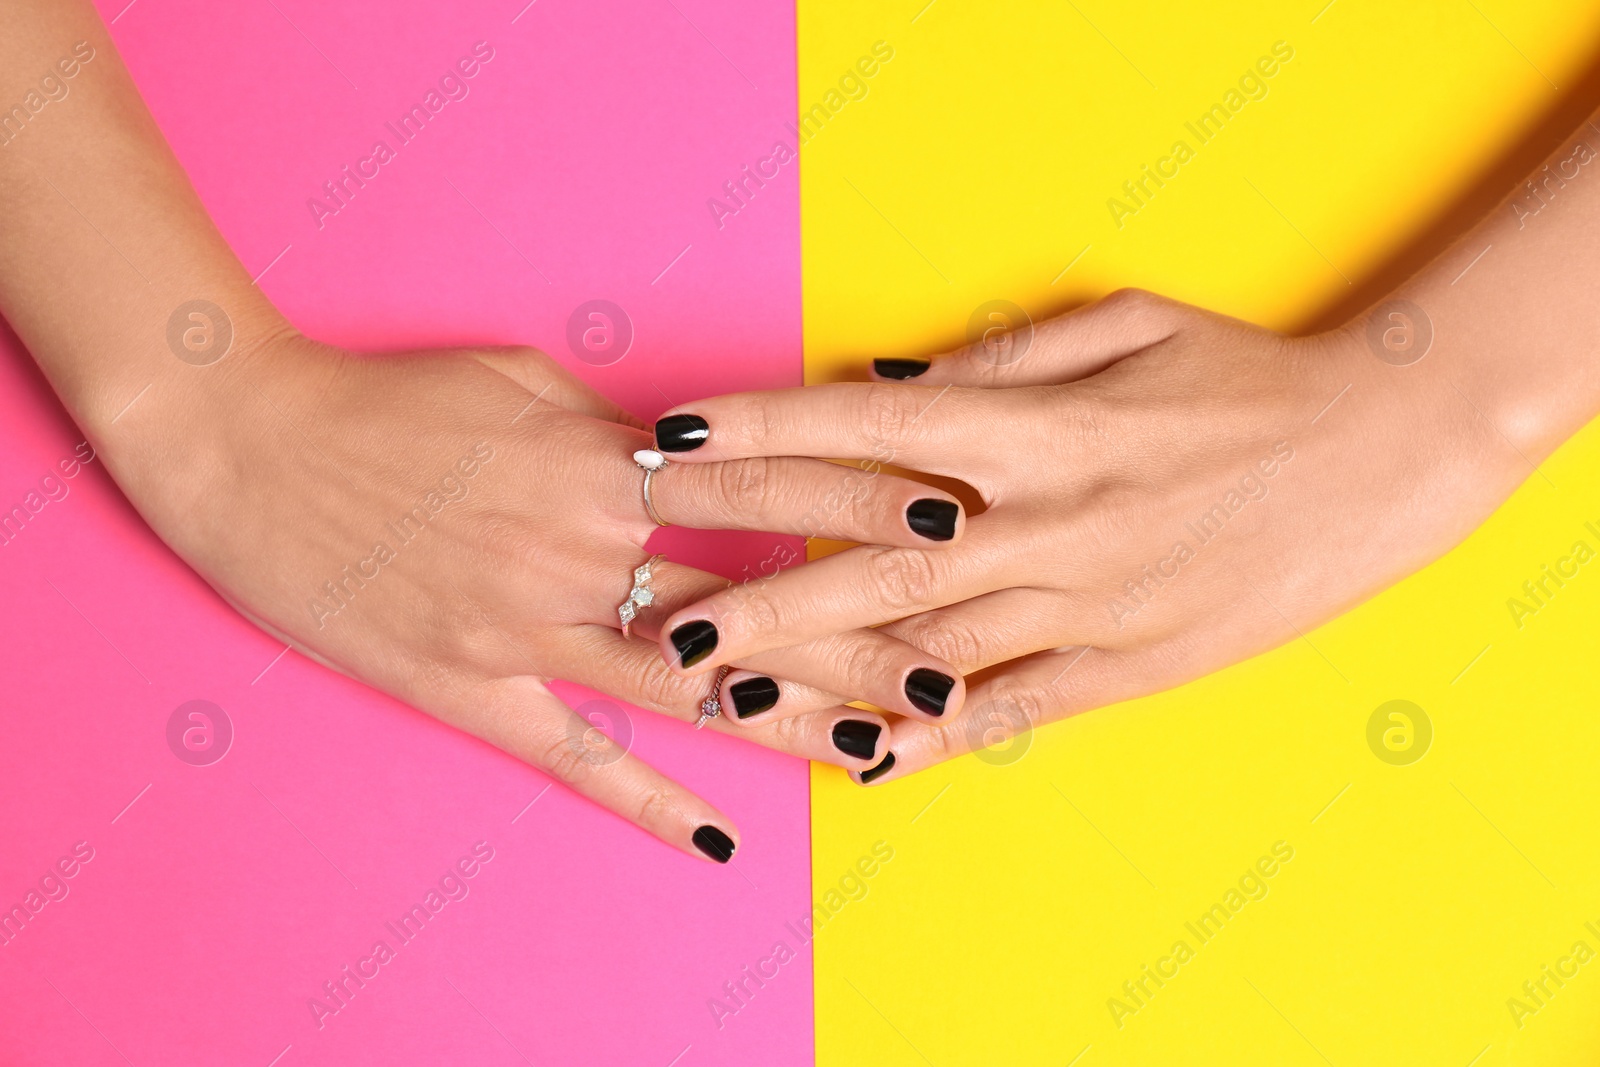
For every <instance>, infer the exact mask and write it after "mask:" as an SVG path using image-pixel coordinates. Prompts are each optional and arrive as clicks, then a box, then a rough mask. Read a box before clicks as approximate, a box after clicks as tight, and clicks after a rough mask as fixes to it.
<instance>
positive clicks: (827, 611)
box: [661, 535, 1013, 703]
mask: <svg viewBox="0 0 1600 1067" xmlns="http://www.w3.org/2000/svg"><path fill="white" fill-rule="evenodd" d="M972 540H973V538H972V536H971V535H969V537H968V543H967V544H966V545H963V546H962V547H960V548H956V549H952V550H950V551H947V552H924V551H921V550H919V549H911V548H881V547H876V546H863V547H860V548H852V549H848V550H846V551H844V552H839V553H836V554H834V555H832V556H828V557H826V558H824V559H820V560H815V561H813V562H811V563H807V564H805V565H804V566H801V567H793V568H791V569H789V570H787V571H784V572H782V573H780V574H778V575H777V576H776V577H773V578H771V579H768V580H766V581H760V582H747V583H743V584H740V585H736V586H733V587H732V588H729V589H725V590H723V591H722V592H719V593H716V594H714V595H712V596H710V597H707V598H706V599H704V600H701V601H699V602H697V603H694V604H691V605H689V606H688V607H686V608H682V609H681V610H678V611H675V612H673V613H672V615H671V616H669V617H668V618H667V620H666V622H665V624H664V625H663V630H664V631H665V633H664V634H663V636H662V638H661V654H662V656H663V657H664V658H665V659H666V661H667V662H668V664H670V665H671V666H672V667H673V669H674V670H678V671H684V672H704V671H706V670H709V669H711V668H713V667H716V666H719V665H721V664H723V663H731V662H734V661H736V660H745V659H748V658H749V657H751V656H754V655H756V654H757V653H761V652H766V651H768V650H770V649H774V648H784V647H787V646H790V645H796V644H804V643H806V642H809V641H813V640H816V639H818V638H821V637H826V636H829V635H831V634H836V633H840V632H843V631H848V630H854V629H858V628H861V627H868V626H875V625H878V624H880V623H884V622H888V621H890V620H893V619H899V618H904V617H905V616H907V615H910V614H913V613H916V612H919V611H925V610H928V609H931V608H937V607H942V606H944V605H946V604H951V603H955V602H956V601H960V600H966V599H969V598H971V597H974V596H978V595H980V594H982V593H987V592H990V591H991V590H992V589H994V588H1004V587H1006V586H1009V585H1011V584H1013V583H1012V582H1011V581H1010V579H1009V576H1008V574H1007V573H1006V572H1007V571H1008V570H1009V569H1011V568H1010V566H1008V565H1007V564H1006V563H1005V562H1004V561H1003V559H1001V558H997V559H996V560H995V562H994V563H993V564H992V565H985V564H984V561H983V559H982V557H981V556H980V555H979V554H978V553H974V552H972V551H970V544H971V542H972ZM984 554H986V555H994V553H992V552H989V553H984ZM880 636H881V635H880ZM884 640H888V639H887V638H884ZM908 647H909V646H908ZM918 655H920V656H921V657H922V659H923V661H924V663H925V664H927V665H928V666H930V667H935V664H937V666H936V667H935V669H937V670H939V671H940V672H942V673H946V674H948V673H949V672H950V668H949V666H948V665H947V664H944V663H943V662H940V661H937V660H936V659H935V658H934V657H929V656H927V655H926V654H925V653H918ZM913 659H914V657H912V658H904V657H902V658H901V659H900V660H899V662H903V663H910V662H912V660H913ZM857 674H858V676H860V672H857ZM796 681H802V682H806V683H808V684H818V682H817V681H816V680H815V679H813V678H808V677H799V678H796ZM822 684H823V686H824V687H825V688H829V689H832V688H834V687H833V686H832V685H828V684H826V683H822ZM850 695H852V696H855V695H856V694H854V693H851V694H850ZM869 699H870V698H869ZM874 702H875V703H876V701H874Z"/></svg>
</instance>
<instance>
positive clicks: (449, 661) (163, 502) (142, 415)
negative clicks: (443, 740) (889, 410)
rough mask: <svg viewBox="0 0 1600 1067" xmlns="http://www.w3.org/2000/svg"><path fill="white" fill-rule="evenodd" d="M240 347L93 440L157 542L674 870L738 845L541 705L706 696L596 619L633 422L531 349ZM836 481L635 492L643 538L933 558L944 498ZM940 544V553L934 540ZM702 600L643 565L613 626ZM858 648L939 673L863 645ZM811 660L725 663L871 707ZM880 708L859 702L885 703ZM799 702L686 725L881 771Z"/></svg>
mask: <svg viewBox="0 0 1600 1067" xmlns="http://www.w3.org/2000/svg"><path fill="white" fill-rule="evenodd" d="M250 334H251V336H256V337H263V336H264V338H265V339H264V340H260V341H258V342H256V343H255V344H253V345H252V346H250V347H249V348H248V349H247V350H246V351H240V352H234V353H231V354H229V355H228V356H227V357H226V358H224V359H223V360H222V361H221V362H219V363H216V364H214V365H210V366H185V365H183V364H179V363H176V361H175V362H174V363H173V364H172V371H171V373H170V374H169V375H168V376H167V377H166V378H164V379H163V380H162V381H161V382H159V383H158V384H157V385H156V386H154V387H153V388H152V389H151V390H150V392H149V395H147V396H146V397H144V399H143V400H142V401H141V402H140V404H139V405H138V406H137V407H134V408H132V409H131V410H130V411H129V412H128V414H127V415H126V416H125V417H123V418H121V419H120V420H115V424H114V425H109V424H108V425H106V426H104V427H102V428H101V430H100V432H99V433H97V434H95V437H96V442H97V445H98V447H99V450H100V452H101V454H102V455H103V457H104V459H105V461H106V463H107V465H108V467H109V468H110V469H111V471H112V473H113V474H114V475H115V477H116V478H117V481H118V482H119V484H120V485H121V486H122V487H123V489H124V490H125V491H126V493H127V494H128V496H129V498H130V499H131V500H132V501H133V502H134V504H135V505H136V506H137V507H138V508H139V510H140V512H141V513H142V514H143V515H144V516H145V518H146V519H147V520H148V521H149V522H150V524H151V526H152V527H153V528H154V529H155V530H156V532H157V533H158V534H160V535H161V537H162V538H163V539H164V540H165V541H166V542H167V543H168V544H170V545H171V546H172V547H173V548H174V549H175V550H177V551H178V552H179V554H180V555H182V556H183V557H184V559H185V560H187V561H188V562H189V563H190V564H191V565H192V566H193V567H194V568H195V569H196V570H197V571H198V572H199V573H200V574H201V575H202V576H204V577H205V578H206V579H207V581H209V582H210V583H211V584H212V585H213V586H215V587H216V589H217V590H218V591H219V592H220V593H222V595H223V596H225V597H226V598H227V599H228V600H229V601H230V602H231V603H232V604H234V605H235V606H236V607H237V608H238V609H239V610H240V611H242V612H243V613H245V614H246V615H247V616H248V617H250V618H251V619H252V620H254V621H255V622H256V623H258V624H259V625H260V626H262V627H263V628H264V629H266V630H268V631H269V632H272V633H274V634H277V635H278V636H279V637H281V638H282V639H283V640H284V641H286V642H288V643H289V644H291V645H293V646H294V647H295V648H297V649H298V650H300V651H301V652H303V653H305V654H306V655H308V656H310V657H312V658H313V659H316V660H318V661H319V662H321V663H324V664H326V665H328V666H331V667H333V668H335V669H337V670H340V671H343V672H344V673H347V674H349V675H352V676H354V677H356V678H359V679H361V680H362V681H365V682H367V683H369V684H371V685H373V686H376V687H377V688H380V689H382V690H384V691H386V692H389V693H391V694H393V695H395V696H397V697H399V698H400V699H402V700H404V701H406V702H407V703H410V704H412V705H414V706H416V707H418V708H421V709H422V710H424V711H427V712H429V713H430V714H432V715H435V716H437V717H438V718H440V719H442V720H444V721H446V722H449V723H451V724H452V725H455V726H457V727H459V728H461V729H463V730H466V731H468V732H470V733H473V734H475V735H477V736H478V737H481V738H483V739H484V740H487V741H489V742H491V743H493V744H495V745H497V746H499V747H500V748H502V749H504V750H506V751H507V752H510V753H512V754H513V755H516V756H518V757H520V758H521V759H524V760H526V761H528V762H529V763H531V764H533V765H535V766H537V767H539V768H541V769H543V770H545V771H547V772H549V773H550V774H551V775H553V776H554V777H556V778H559V779H560V780H562V781H564V782H566V783H567V784H569V785H571V786H572V787H573V788H574V789H576V790H577V791H579V792H580V793H583V794H584V795H586V796H588V797H590V798H592V799H594V800H596V801H598V802H599V803H601V804H603V805H605V806H606V807H608V808H610V809H611V810H613V811H615V812H617V813H619V814H621V815H623V816H625V817H627V818H629V819H631V820H633V821H634V822H636V823H638V824H639V825H640V826H642V827H644V828H645V829H647V830H649V831H650V832H651V833H653V834H655V835H657V836H658V837H661V838H662V839H664V840H666V841H668V842H669V843H671V844H673V845H676V846H677V847H678V848H680V849H683V850H685V851H691V850H693V849H698V850H699V852H700V853H704V854H705V855H707V856H709V857H711V858H712V859H716V860H719V861H725V860H726V859H727V858H728V856H729V855H731V852H732V850H733V848H734V847H735V843H736V842H737V832H736V831H735V830H734V828H733V827H732V825H731V823H730V822H729V821H728V819H727V818H726V817H724V816H723V815H721V814H720V813H719V812H717V811H716V810H715V809H714V808H712V807H711V806H710V805H709V804H707V803H705V802H704V801H702V800H701V799H700V798H698V797H696V796H694V795H693V794H691V793H689V792H687V791H685V790H684V789H682V788H681V787H679V786H678V785H677V784H675V783H673V782H671V781H669V780H668V779H666V778H665V777H663V776H662V775H660V774H658V773H657V772H656V771H654V770H652V769H651V768H649V767H647V766H645V765H644V764H643V763H642V762H641V761H640V760H639V759H637V758H636V757H633V756H631V755H629V754H627V753H626V752H624V751H623V750H621V749H620V748H618V747H617V746H616V745H615V744H614V743H613V742H611V741H610V740H609V739H608V738H606V737H605V736H604V735H602V734H601V733H599V731H597V730H594V729H591V728H590V726H589V724H588V723H586V722H584V721H583V720H582V719H581V718H579V717H578V716H577V715H575V714H574V713H573V712H571V711H569V710H568V709H567V708H566V707H565V706H564V705H563V704H562V703H561V702H560V701H559V700H557V699H556V698H555V697H554V696H553V695H552V694H551V692H550V691H549V689H548V688H547V682H548V681H549V680H550V679H552V678H562V679H568V680H571V681H575V682H579V683H582V684H584V685H588V686H592V687H594V688H597V689H601V690H604V691H606V692H609V693H612V694H614V695H616V696H618V697H620V698H622V699H625V700H628V701H631V702H633V703H636V704H638V705H641V706H643V707H646V708H650V709H653V710H656V711H660V712H664V713H666V714H669V715H672V716H674V717H676V718H680V719H687V720H692V719H694V718H695V717H697V716H698V714H699V711H700V703H701V701H702V700H703V699H704V698H705V697H706V696H707V695H708V692H709V689H710V687H709V684H708V681H707V679H704V678H684V677H680V676H677V675H674V674H672V673H671V672H670V671H668V670H667V669H666V668H665V666H664V665H663V664H662V663H661V661H660V657H659V656H658V655H657V653H656V650H655V645H654V643H653V642H651V641H649V640H646V639H644V638H641V637H639V636H637V635H636V636H634V637H633V638H631V639H630V638H625V637H623V636H622V634H621V632H620V631H619V629H618V626H619V623H618V616H617V608H618V605H619V603H620V602H621V601H623V600H624V599H625V598H626V597H627V596H628V593H629V586H630V583H631V575H632V571H633V568H634V567H636V566H638V565H639V564H640V563H642V562H643V561H644V560H645V559H646V557H647V553H646V552H645V550H644V545H645V542H646V540H647V539H648V538H649V536H650V534H651V533H652V532H653V531H654V530H655V529H656V525H655V523H654V522H653V521H652V520H651V519H649V518H648V517H647V515H646V512H645V510H644V505H643V498H642V493H641V487H642V481H643V472H642V471H641V470H640V469H639V467H637V466H636V465H635V463H634V461H633V460H632V458H631V454H632V453H633V452H634V450H636V449H640V448H644V447H647V446H648V445H649V435H648V434H647V433H646V432H645V431H644V430H643V429H641V428H640V426H639V424H638V423H637V421H636V420H632V419H631V418H629V417H628V416H626V415H624V414H623V413H622V412H621V411H619V410H618V409H617V408H616V407H615V406H614V405H612V404H611V403H609V402H608V401H606V400H604V399H602V398H601V397H600V396H598V395H597V394H595V393H594V392H592V391H591V390H589V389H588V388H587V387H585V386H584V385H582V384H581V383H580V382H578V381H577V380H576V379H575V378H573V377H571V376H570V375H568V374H567V373H566V372H564V371H563V370H562V369H561V368H560V367H559V366H558V365H557V364H555V363H554V362H553V361H552V360H550V359H549V358H548V357H546V356H544V355H543V354H541V353H538V352H535V351H533V350H532V349H470V350H459V351H438V352H426V353H415V354H409V355H401V356H387V357H381V358H369V357H362V356H355V355H351V354H349V353H346V352H343V351H340V350H337V349H333V348H330V347H328V346H324V345H320V344H317V343H315V342H312V341H309V340H306V339H305V338H303V337H300V336H298V335H296V334H293V333H292V332H287V331H283V330H281V329H279V330H277V331H272V330H261V329H256V330H252V331H250ZM178 471H181V472H183V474H182V476H181V477H179V476H175V475H174V472H178ZM849 475H850V471H849V470H848V469H847V468H843V467H840V466H838V465H835V464H829V463H824V462H821V461H818V460H811V459H797V460H781V461H765V460H755V461H748V462H742V463H731V464H725V465H718V466H706V465H698V466H697V465H687V464H685V465H676V464H675V465H673V466H672V467H671V468H669V469H667V470H663V471H659V472H658V473H657V474H656V476H655V482H654V486H653V490H654V491H653V496H654V501H655V505H656V507H657V510H658V511H659V512H660V514H661V515H662V517H663V518H664V519H667V520H668V521H671V522H673V523H676V524H681V525H687V526H699V527H717V528H733V529H761V530H769V531H774V532H780V533H808V532H813V533H824V532H826V533H828V534H829V535H831V536H846V537H850V538H852V539H863V540H869V541H871V540H882V541H884V542H886V543H894V544H913V543H926V544H929V545H932V546H939V545H942V544H944V543H946V542H940V541H933V540H930V539H929V538H928V537H927V536H925V535H924V534H922V533H918V532H917V531H916V530H914V529H913V528H912V523H911V521H910V520H908V518H907V511H908V509H912V506H913V502H914V501H918V500H937V501H940V502H941V503H948V506H949V507H951V508H954V507H955V505H954V502H953V500H952V498H950V497H949V496H948V494H945V493H941V492H935V491H930V490H928V489H927V488H926V487H925V486H921V485H918V484H916V483H914V482H909V481H903V480H900V479H894V478H879V479H874V480H873V482H872V484H870V485H868V486H865V487H859V486H858V487H853V488H852V489H851V491H850V492H849V493H848V494H846V495H844V496H841V495H840V493H839V487H840V486H842V485H844V484H846V483H847V481H848V480H849ZM830 500H832V503H831V504H830V503H829V501H830ZM956 518H957V519H958V518H959V515H957V516H956ZM955 525H956V524H955V523H954V522H952V524H951V528H950V530H949V531H948V532H949V533H950V534H951V535H952V539H951V540H950V541H949V542H948V543H950V544H957V543H959V541H957V540H955V539H954V537H953V535H954V534H955V533H957V532H958V531H957V530H956V528H955ZM727 585H728V583H727V582H726V581H724V580H723V579H721V578H718V577H716V576H714V575H709V574H705V573H702V572H699V571H695V570H693V569H691V568H686V567H679V566H675V565H672V564H670V563H667V564H659V565H657V567H656V568H655V581H654V590H655V593H656V596H657V598H658V599H657V602H656V604H654V605H652V606H651V607H650V608H648V609H646V610H645V614H644V617H642V618H641V619H640V620H639V621H638V622H637V623H636V624H635V625H636V626H638V627H639V628H640V629H641V630H642V631H644V632H647V633H652V632H653V631H654V628H655V626H656V625H659V619H660V618H661V617H662V616H663V615H664V614H665V613H666V612H669V611H671V610H672V609H673V608H674V607H676V606H678V605H680V604H683V603H686V602H688V601H690V600H693V599H695V598H696V597H699V596H704V595H707V594H708V593H710V592H712V591H715V590H720V589H724V588H726V587H727ZM834 640H836V639H834ZM860 640H863V641H870V642H874V643H875V647H877V648H878V649H880V651H882V652H883V654H884V655H885V656H900V657H902V658H904V659H905V660H906V661H907V662H908V663H911V664H915V665H916V666H918V667H926V666H931V667H933V668H935V669H940V670H943V671H945V672H947V673H949V674H955V673H956V672H955V670H954V669H953V668H952V667H950V666H949V665H948V664H944V663H943V662H942V661H939V660H937V659H935V658H932V657H929V656H927V655H926V654H925V653H922V652H920V651H918V650H916V649H913V648H911V647H910V646H906V645H904V644H902V643H901V642H898V641H895V640H894V639H892V638H889V637H887V636H883V635H878V634H871V633H869V634H867V635H864V636H863V637H862V638H860ZM827 648H828V645H827V644H826V643H822V644H819V645H818V646H817V647H816V648H813V649H811V650H805V649H780V650H776V651H773V652H770V653H767V654H764V655H757V656H753V657H750V658H749V660H748V663H749V665H750V666H753V667H755V668H756V669H757V670H767V671H770V672H772V673H774V674H779V675H781V676H783V677H789V676H790V675H787V674H783V672H784V671H788V670H792V671H793V676H794V677H797V678H799V679H800V680H801V682H804V681H805V680H807V679H810V680H814V681H818V682H821V683H824V684H834V685H837V686H838V691H840V692H843V693H848V694H850V695H851V696H852V697H871V696H872V695H873V694H874V692H875V690H874V687H873V686H871V685H868V686H866V687H865V688H864V689H857V688H854V687H852V685H851V680H850V679H849V678H846V677H842V676H841V674H840V672H839V670H838V669H837V667H836V666H835V665H834V664H831V663H829V662H828V661H827V659H826V658H825V657H826V651H827ZM907 669H911V668H909V667H908V668H907ZM746 677H749V675H748V672H745V673H742V674H741V675H740V678H739V679H734V681H738V680H740V679H743V678H746ZM792 684H793V683H790V682H787V681H786V682H784V685H785V686H791V685H792ZM802 688H803V686H802ZM892 695H893V694H888V695H884V694H882V693H878V694H877V696H878V697H879V699H880V700H881V702H882V703H884V704H886V705H890V706H893V701H892V699H891V697H892ZM725 696H726V691H725ZM812 703H813V704H817V703H821V704H825V705H827V708H826V709H825V710H822V711H809V710H806V711H804V713H802V714H798V715H771V716H768V717H767V721H765V722H760V723H752V724H750V725H743V724H741V725H739V726H730V725H729V724H728V720H727V718H719V719H714V720H712V723H711V725H712V726H713V727H714V728H716V729H720V730H732V731H737V732H739V733H741V734H742V735H743V736H746V737H749V738H751V739H753V740H756V741H759V742H761V743H764V744H767V745H769V746H772V747H775V748H779V749H781V750H783V751H786V752H790V753H792V754H795V755H799V756H802V757H805V758H809V759H817V760H826V761H831V762H834V763H838V764H841V765H844V766H847V767H854V768H858V769H861V768H868V767H871V766H872V765H873V764H875V763H876V762H878V761H879V760H880V759H881V758H882V754H883V753H884V752H885V751H886V748H887V736H886V732H885V731H884V729H883V727H884V725H885V723H884V720H883V719H882V717H880V716H878V715H875V714H871V713H867V712H861V711H857V710H854V709H847V708H838V707H834V705H837V704H838V703H839V700H838V698H836V697H835V698H830V699H828V700H826V701H812ZM786 710H787V709H786Z"/></svg>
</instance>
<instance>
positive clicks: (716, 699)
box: [694, 667, 729, 730]
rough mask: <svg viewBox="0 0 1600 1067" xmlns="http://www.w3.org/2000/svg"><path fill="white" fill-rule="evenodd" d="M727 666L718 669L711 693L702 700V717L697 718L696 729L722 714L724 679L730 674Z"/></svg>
mask: <svg viewBox="0 0 1600 1067" xmlns="http://www.w3.org/2000/svg"><path fill="white" fill-rule="evenodd" d="M728 670H729V668H727V667H720V668H718V669H717V681H716V684H714V685H713V686H712V687H711V695H710V696H708V697H706V698H705V699H704V700H702V701H701V702H700V717H699V718H698V719H696V720H695V722H694V728H695V729H696V730H698V729H700V727H702V726H704V725H705V724H706V723H708V722H710V721H711V720H712V719H715V718H716V717H717V716H718V715H721V714H722V680H723V679H724V678H726V677H727V676H728Z"/></svg>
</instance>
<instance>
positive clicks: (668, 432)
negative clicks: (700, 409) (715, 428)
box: [656, 415, 711, 452]
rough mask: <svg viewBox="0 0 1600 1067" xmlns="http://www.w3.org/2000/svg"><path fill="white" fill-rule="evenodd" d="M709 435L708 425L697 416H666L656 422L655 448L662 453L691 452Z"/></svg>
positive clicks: (709, 427)
mask: <svg viewBox="0 0 1600 1067" xmlns="http://www.w3.org/2000/svg"><path fill="white" fill-rule="evenodd" d="M710 435H711V425H710V423H708V422H706V420H705V419H702V418H701V417H700V416H699V415H668V416H667V417H666V418H664V419H658V420H656V447H657V448H659V449H661V451H663V452H691V451H693V450H694V449H696V448H699V447H700V446H701V445H703V444H705V443H706V438H707V437H709V436H710Z"/></svg>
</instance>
